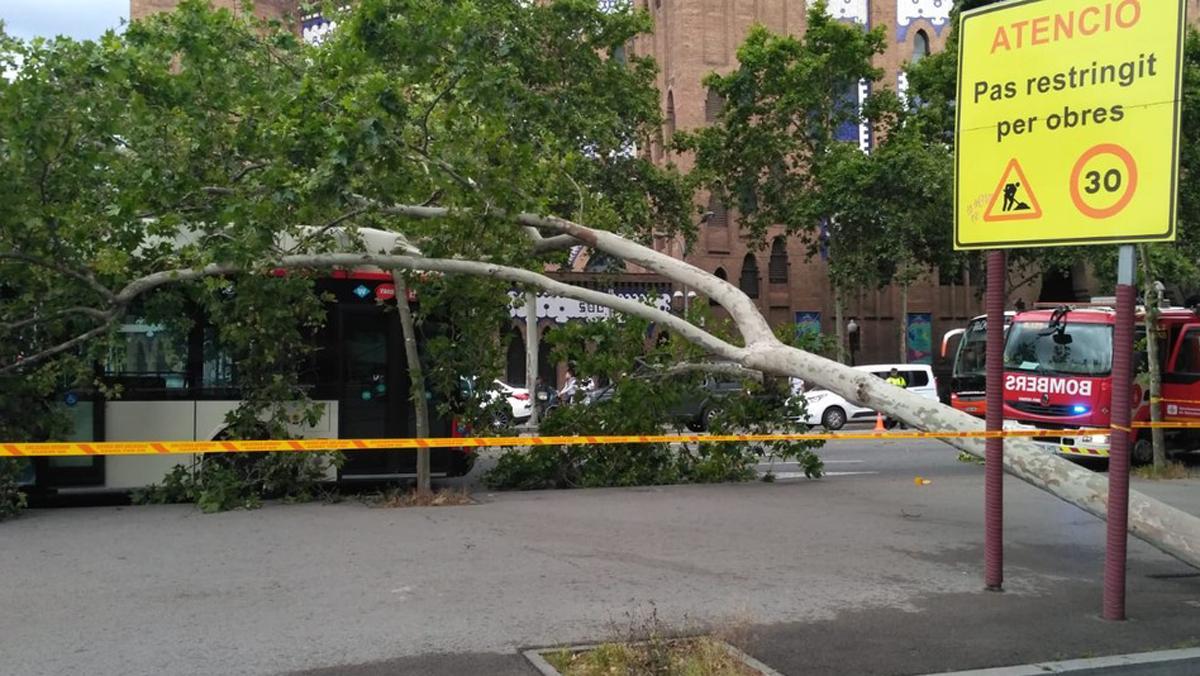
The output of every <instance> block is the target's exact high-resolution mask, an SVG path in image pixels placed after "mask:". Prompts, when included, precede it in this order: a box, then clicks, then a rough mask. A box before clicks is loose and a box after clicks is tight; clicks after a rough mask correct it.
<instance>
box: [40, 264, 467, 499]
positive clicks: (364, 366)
mask: <svg viewBox="0 0 1200 676" xmlns="http://www.w3.org/2000/svg"><path fill="white" fill-rule="evenodd" d="M315 286H316V289H315V291H316V292H317V293H322V294H326V295H327V297H328V298H329V299H330V302H327V303H326V305H325V308H326V313H327V314H326V322H325V325H324V326H323V328H322V329H321V330H320V331H319V332H318V333H317V334H316V336H315V338H314V340H315V341H316V348H317V349H316V350H315V358H314V359H313V363H312V364H311V365H307V364H306V367H305V369H304V372H303V375H302V379H303V384H304V386H305V387H307V388H308V392H309V396H310V397H311V398H312V399H313V400H314V401H316V402H319V403H321V404H322V405H323V409H324V411H323V413H322V415H321V417H320V419H319V420H318V421H317V423H316V424H315V425H312V426H304V427H296V428H294V429H293V433H294V434H296V435H297V436H300V437H309V438H345V439H349V438H404V437H413V436H415V417H414V412H413V404H412V402H411V399H410V381H409V378H408V369H407V362H406V360H405V355H404V347H403V346H404V341H403V340H402V332H401V328H400V320H399V314H398V313H397V312H395V310H394V309H391V310H389V309H388V307H387V306H388V305H392V304H393V303H394V302H395V300H394V298H395V287H394V286H393V284H392V276H391V274H390V273H387V272H383V271H379V270H377V269H376V270H370V269H363V270H353V271H335V272H334V273H332V274H331V275H329V276H327V277H324V278H321V279H319V280H317V282H316V283H315ZM408 300H410V299H402V301H408ZM194 319H195V320H196V321H193V322H192V324H193V328H192V329H191V330H190V331H189V332H188V333H187V334H186V335H180V334H179V333H178V332H174V331H171V330H168V329H166V328H164V327H161V326H154V325H150V324H146V323H143V322H138V321H129V322H128V323H125V324H123V325H121V326H120V328H119V332H118V336H119V339H118V341H117V343H116V345H115V346H114V348H113V349H112V350H111V351H110V353H109V357H108V359H106V360H104V363H103V364H101V365H98V373H97V379H98V380H99V381H100V382H101V383H103V384H104V385H105V386H106V387H113V386H120V389H121V394H120V396H119V398H111V399H106V398H104V397H102V396H99V395H97V394H96V392H95V389H94V388H91V387H88V388H81V389H73V390H67V391H65V392H64V393H63V394H62V396H61V398H60V401H59V402H58V403H57V405H60V406H63V407H65V409H66V411H67V412H68V413H69V417H70V419H71V420H72V421H73V423H74V425H73V430H74V431H73V434H72V435H71V436H70V437H69V438H68V439H67V440H69V441H207V440H215V439H221V438H224V437H225V435H226V433H227V432H226V423H225V417H226V414H227V413H229V412H230V411H231V410H233V409H234V408H235V407H237V406H238V404H239V392H238V387H237V373H236V368H235V365H234V364H233V362H232V360H231V359H230V357H229V355H228V354H225V353H223V352H222V350H221V347H220V345H219V344H218V343H217V340H216V330H215V328H214V327H213V326H212V325H211V324H208V323H206V322H205V321H204V320H203V317H199V316H197V317H195V318H194ZM436 404H437V402H436V401H434V402H431V406H430V407H429V408H430V418H431V419H430V428H431V429H430V433H431V434H432V435H433V436H435V437H451V436H461V433H462V431H463V428H462V426H461V425H459V424H458V423H457V422H456V421H455V420H454V419H452V418H450V417H447V416H442V415H440V414H439V413H438V408H439V407H438V406H437V405H436ZM199 459H200V456H198V455H192V454H163V455H155V456H111V457H102V456H72V457H61V458H35V459H33V463H32V467H31V472H30V473H29V476H28V478H27V481H26V483H27V485H28V488H29V490H31V491H32V492H34V493H35V494H36V493H38V492H43V493H49V494H53V493H59V494H61V493H71V492H84V491H100V490H114V491H128V490H129V489H132V488H138V487H142V486H145V485H148V484H151V483H157V482H161V481H162V479H163V477H164V476H165V475H166V474H167V473H168V472H169V471H170V470H171V469H172V468H173V467H175V466H176V465H181V464H182V465H185V466H190V465H191V464H192V463H195V462H197V461H198V460H199ZM473 461H474V456H473V455H472V454H471V452H470V451H469V450H467V449H461V448H448V449H432V450H431V454H430V465H431V470H432V474H433V476H434V477H447V476H459V475H463V474H465V473H466V472H468V471H469V470H470V468H471V466H472V463H473ZM415 475H416V453H415V451H412V450H407V449H403V450H395V451H389V450H370V451H347V452H346V459H345V463H344V464H343V465H342V467H341V468H340V469H339V470H337V473H336V475H334V474H331V475H330V476H329V477H328V478H329V479H330V480H331V481H335V480H336V481H356V480H378V481H383V480H392V479H401V478H406V477H412V476H415Z"/></svg>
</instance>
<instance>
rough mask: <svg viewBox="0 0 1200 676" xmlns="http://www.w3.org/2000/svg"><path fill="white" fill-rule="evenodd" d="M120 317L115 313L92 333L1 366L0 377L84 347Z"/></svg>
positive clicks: (118, 313) (89, 332) (83, 334)
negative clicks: (77, 347) (80, 346)
mask: <svg viewBox="0 0 1200 676" xmlns="http://www.w3.org/2000/svg"><path fill="white" fill-rule="evenodd" d="M120 316H121V313H120V312H114V313H113V314H112V316H111V317H109V319H108V321H106V322H104V323H103V324H101V325H100V326H97V327H96V328H94V329H92V330H91V331H88V332H86V333H81V334H79V335H78V336H75V337H74V338H72V339H70V340H68V341H66V342H63V343H59V344H58V345H55V346H54V347H51V348H47V349H45V350H42V351H41V352H37V353H35V354H32V355H30V356H28V357H21V358H19V359H18V360H17V361H15V362H13V363H11V364H8V365H5V366H0V375H4V374H6V373H11V372H13V371H16V370H17V369H19V368H22V367H25V366H29V365H31V364H36V363H37V362H40V361H45V360H46V359H49V358H50V357H53V356H54V355H57V354H62V353H63V352H66V351H67V350H71V349H74V348H75V347H76V346H77V345H82V344H83V343H86V342H87V341H89V340H91V339H93V338H95V337H96V336H100V335H103V334H104V333H105V332H107V331H108V330H109V329H111V328H112V326H113V324H115V323H116V322H117V319H118V318H120Z"/></svg>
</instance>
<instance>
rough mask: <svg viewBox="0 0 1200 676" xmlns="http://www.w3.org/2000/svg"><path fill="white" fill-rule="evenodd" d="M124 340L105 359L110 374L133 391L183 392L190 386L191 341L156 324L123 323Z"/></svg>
mask: <svg viewBox="0 0 1200 676" xmlns="http://www.w3.org/2000/svg"><path fill="white" fill-rule="evenodd" d="M119 333H120V340H119V341H118V342H117V343H116V344H115V345H114V346H113V347H112V348H111V349H110V350H109V352H108V358H107V359H106V360H105V364H104V372H105V374H106V375H108V376H111V377H115V378H119V379H121V380H122V381H124V383H125V384H126V385H127V386H128V387H129V388H131V389H137V390H182V389H184V388H186V387H187V340H186V337H185V336H181V335H179V334H177V333H176V332H173V331H171V330H169V329H167V328H166V327H163V326H158V325H154V324H142V323H132V324H122V325H121V328H120V331H119Z"/></svg>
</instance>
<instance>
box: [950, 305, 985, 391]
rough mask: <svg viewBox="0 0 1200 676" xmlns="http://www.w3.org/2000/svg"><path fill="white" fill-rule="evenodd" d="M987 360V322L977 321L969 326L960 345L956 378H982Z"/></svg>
mask: <svg viewBox="0 0 1200 676" xmlns="http://www.w3.org/2000/svg"><path fill="white" fill-rule="evenodd" d="M986 358H987V320H986V319H976V320H974V321H972V322H971V323H970V325H968V326H967V331H966V333H964V334H963V337H962V340H961V341H960V342H959V343H958V356H957V357H956V358H955V359H954V376H955V377H958V378H961V377H963V376H982V375H984V372H985V368H984V367H985V366H986V364H985V363H984V360H985V359H986Z"/></svg>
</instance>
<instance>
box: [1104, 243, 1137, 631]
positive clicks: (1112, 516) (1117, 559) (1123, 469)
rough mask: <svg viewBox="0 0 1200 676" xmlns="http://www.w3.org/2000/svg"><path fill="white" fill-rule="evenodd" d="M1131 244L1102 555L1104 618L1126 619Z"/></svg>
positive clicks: (1123, 281)
mask: <svg viewBox="0 0 1200 676" xmlns="http://www.w3.org/2000/svg"><path fill="white" fill-rule="evenodd" d="M1133 267H1134V249H1133V246H1132V245H1128V244H1123V245H1121V247H1120V248H1119V249H1118V256H1117V325H1116V326H1115V327H1114V329H1113V364H1112V375H1113V388H1112V429H1111V430H1110V434H1109V453H1108V538H1107V539H1108V547H1107V550H1106V551H1105V555H1104V619H1106V620H1124V619H1125V546H1126V544H1127V542H1128V532H1129V436H1130V428H1129V414H1130V410H1129V408H1130V401H1129V394H1130V390H1131V389H1132V388H1133V373H1132V368H1131V366H1132V364H1131V361H1132V357H1133V304H1134V288H1133Z"/></svg>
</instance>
